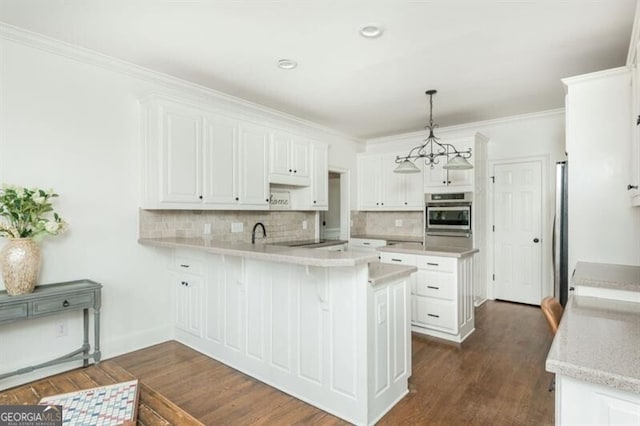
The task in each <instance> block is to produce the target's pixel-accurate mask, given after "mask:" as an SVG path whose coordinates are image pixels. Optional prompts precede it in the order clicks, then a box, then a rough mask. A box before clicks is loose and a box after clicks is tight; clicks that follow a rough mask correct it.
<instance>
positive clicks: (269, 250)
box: [138, 238, 378, 267]
mask: <svg viewBox="0 0 640 426" xmlns="http://www.w3.org/2000/svg"><path fill="white" fill-rule="evenodd" d="M138 242H139V243H140V244H143V245H149V246H156V247H165V248H174V249H175V248H182V249H192V250H204V251H206V252H209V253H215V254H226V255H231V256H242V257H247V258H253V259H261V260H268V261H273V262H285V263H295V264H298V265H310V266H325V267H333V266H355V265H359V264H363V263H365V264H366V263H369V262H374V261H377V260H378V254H377V253H375V252H373V253H367V252H363V251H345V252H335V251H327V250H315V249H310V248H302V247H299V248H297V247H281V246H274V245H270V244H249V243H244V242H234V243H225V242H221V241H214V240H205V239H203V238H141V239H139V240H138Z"/></svg>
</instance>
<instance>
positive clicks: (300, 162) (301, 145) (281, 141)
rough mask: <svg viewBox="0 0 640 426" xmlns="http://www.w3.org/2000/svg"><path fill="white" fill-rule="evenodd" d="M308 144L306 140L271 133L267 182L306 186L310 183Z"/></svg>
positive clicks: (284, 134) (276, 132)
mask: <svg viewBox="0 0 640 426" xmlns="http://www.w3.org/2000/svg"><path fill="white" fill-rule="evenodd" d="M310 149H311V148H310V144H309V142H308V141H307V140H305V139H303V138H300V137H298V136H294V135H291V134H289V133H285V132H281V131H273V132H272V133H271V141H270V149H269V151H270V156H269V182H271V183H277V184H284V185H298V186H308V185H309V183H310V180H311V179H310Z"/></svg>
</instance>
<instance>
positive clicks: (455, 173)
mask: <svg viewBox="0 0 640 426" xmlns="http://www.w3.org/2000/svg"><path fill="white" fill-rule="evenodd" d="M446 142H447V143H451V144H452V145H453V146H455V147H456V149H457V150H458V151H466V150H468V149H469V148H471V158H469V159H468V161H469V162H470V163H471V164H473V165H475V164H476V163H478V164H480V162H478V158H477V157H478V156H479V155H480V154H481V152H480V151H481V150H480V149H478V150H476V147H475V146H474V141H473V140H471V139H469V138H466V139H463V140H459V141H458V140H457V141H452V142H449V141H446ZM482 160H483V161H486V158H483V159H482ZM445 164H447V160H446V158H444V157H441V158H440V162H439V163H438V164H435V165H434V166H433V168H431V167H430V166H424V189H425V192H428V193H439V192H467V191H468V192H471V191H473V190H474V188H473V184H474V174H475V172H474V169H468V170H447V169H445V168H443V166H444V165H445Z"/></svg>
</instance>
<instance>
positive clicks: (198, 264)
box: [173, 254, 204, 275]
mask: <svg viewBox="0 0 640 426" xmlns="http://www.w3.org/2000/svg"><path fill="white" fill-rule="evenodd" d="M173 266H174V268H175V270H176V271H178V272H186V273H188V274H193V275H202V273H203V271H204V266H203V264H202V261H201V260H200V259H194V258H192V257H187V256H183V255H179V254H176V256H175V259H174V265H173Z"/></svg>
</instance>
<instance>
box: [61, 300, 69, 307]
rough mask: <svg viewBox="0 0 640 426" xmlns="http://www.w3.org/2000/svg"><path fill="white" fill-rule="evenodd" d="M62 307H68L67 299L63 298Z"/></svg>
mask: <svg viewBox="0 0 640 426" xmlns="http://www.w3.org/2000/svg"><path fill="white" fill-rule="evenodd" d="M62 307H63V308H68V307H69V301H68V300H65V301H64V302H62Z"/></svg>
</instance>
